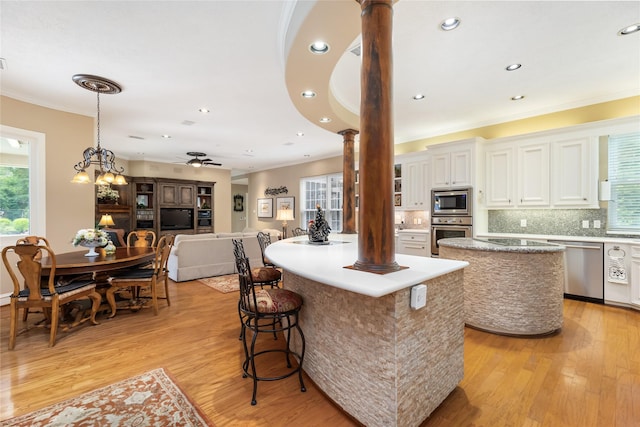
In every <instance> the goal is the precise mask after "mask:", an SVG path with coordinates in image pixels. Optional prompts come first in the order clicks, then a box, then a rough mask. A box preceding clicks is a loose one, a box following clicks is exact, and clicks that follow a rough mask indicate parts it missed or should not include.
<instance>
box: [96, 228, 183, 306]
mask: <svg viewBox="0 0 640 427" xmlns="http://www.w3.org/2000/svg"><path fill="white" fill-rule="evenodd" d="M174 238H175V236H173V235H171V234H167V235H164V236H162V237H161V238H160V240H158V245H157V246H156V248H155V257H154V260H153V263H152V266H153V268H133V269H129V270H123V271H121V272H118V273H114V274H113V275H111V276H110V277H109V279H108V281H109V285H110V286H109V289H107V292H106V298H107V302H108V303H109V306H110V307H111V314H110V315H109V317H113V316H115V315H116V310H117V306H116V299H115V294H116V292H120V291H122V290H123V289H125V288H126V289H127V290H129V291H130V295H131V298H130V305H129V307H130V308H140V307H141V303H140V299H141V297H140V289H141V288H149V289H150V291H151V297H150V298H151V304H152V307H153V314H155V315H156V316H157V315H158V299H159V298H160V299H166V300H167V305H169V306H170V305H171V300H170V298H169V270H168V269H167V263H168V261H169V254H170V253H171V248H172V247H173V242H174ZM162 284H164V297H158V290H157V287H158V286H159V285H162Z"/></svg>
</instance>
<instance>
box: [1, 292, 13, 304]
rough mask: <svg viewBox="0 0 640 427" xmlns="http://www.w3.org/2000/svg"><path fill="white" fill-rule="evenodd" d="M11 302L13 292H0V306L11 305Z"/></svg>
mask: <svg viewBox="0 0 640 427" xmlns="http://www.w3.org/2000/svg"><path fill="white" fill-rule="evenodd" d="M10 303H11V293H8V294H0V306H2V305H9V304H10Z"/></svg>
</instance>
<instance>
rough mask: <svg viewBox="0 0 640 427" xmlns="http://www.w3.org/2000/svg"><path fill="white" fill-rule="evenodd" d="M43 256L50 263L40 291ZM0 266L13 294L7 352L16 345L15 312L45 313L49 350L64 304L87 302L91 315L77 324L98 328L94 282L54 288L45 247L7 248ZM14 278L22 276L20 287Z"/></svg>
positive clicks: (53, 271) (53, 262)
mask: <svg viewBox="0 0 640 427" xmlns="http://www.w3.org/2000/svg"><path fill="white" fill-rule="evenodd" d="M43 255H44V256H46V257H48V258H49V259H50V261H51V267H50V270H49V278H48V279H47V280H46V287H42V280H41V279H42V264H41V260H42V258H43ZM2 262H3V263H4V265H5V267H6V269H7V272H8V273H9V276H10V277H11V281H12V282H13V293H12V294H11V296H10V300H11V314H10V322H9V350H13V348H14V347H15V344H16V335H17V331H18V311H19V310H20V309H21V308H23V309H25V310H28V309H29V308H32V307H39V308H41V309H42V311H43V312H44V313H45V315H46V316H47V318H48V319H49V320H50V322H51V332H50V334H49V347H53V346H54V345H55V343H56V334H57V331H58V321H59V317H60V308H61V306H64V305H65V304H68V303H71V302H74V301H77V300H79V299H83V298H89V299H91V302H92V304H91V314H90V316H88V317H86V318H84V319H82V320H81V321H80V323H83V322H84V321H86V320H91V323H93V324H94V325H97V324H98V322H97V321H96V313H97V311H98V308H99V307H100V301H101V300H102V298H101V296H100V294H99V293H98V292H96V282H95V281H94V280H93V279H90V280H86V279H77V280H71V281H68V282H66V283H60V284H57V283H56V255H55V253H54V252H53V250H52V249H51V248H50V247H49V246H47V245H44V244H33V243H27V242H23V243H19V244H16V245H13V246H7V247H5V248H4V249H3V250H2ZM18 275H20V276H22V278H23V283H20V280H19V278H18ZM22 285H24V288H23V287H22Z"/></svg>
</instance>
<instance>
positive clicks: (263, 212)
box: [258, 198, 273, 218]
mask: <svg viewBox="0 0 640 427" xmlns="http://www.w3.org/2000/svg"><path fill="white" fill-rule="evenodd" d="M258 218H273V199H272V198H266V199H258Z"/></svg>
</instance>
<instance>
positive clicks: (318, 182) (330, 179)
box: [300, 173, 343, 232]
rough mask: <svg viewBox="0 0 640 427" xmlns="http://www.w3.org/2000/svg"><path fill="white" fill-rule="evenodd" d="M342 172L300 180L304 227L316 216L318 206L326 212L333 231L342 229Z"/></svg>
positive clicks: (326, 217)
mask: <svg viewBox="0 0 640 427" xmlns="http://www.w3.org/2000/svg"><path fill="white" fill-rule="evenodd" d="M342 193H343V189H342V173H337V174H332V175H322V176H314V177H310V178H302V179H301V180H300V199H301V203H300V213H301V215H300V216H301V222H302V225H301V227H302V228H305V229H307V228H308V224H309V221H310V220H312V219H315V217H316V211H317V209H316V206H318V205H319V206H320V208H321V209H322V210H323V211H324V213H325V215H324V216H325V219H326V220H327V222H328V223H329V226H330V227H331V231H333V232H339V231H342Z"/></svg>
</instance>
